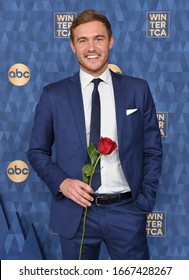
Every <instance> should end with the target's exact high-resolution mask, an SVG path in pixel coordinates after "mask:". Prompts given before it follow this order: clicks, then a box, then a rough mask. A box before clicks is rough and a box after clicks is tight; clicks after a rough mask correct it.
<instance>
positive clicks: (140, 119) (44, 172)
mask: <svg viewBox="0 0 189 280" xmlns="http://www.w3.org/2000/svg"><path fill="white" fill-rule="evenodd" d="M111 74H112V80H113V86H114V93H115V106H116V118H117V133H118V148H119V156H120V161H121V165H122V169H123V172H124V174H125V177H126V179H127V181H128V183H129V185H130V188H131V191H132V195H133V199H134V202H135V204H136V207H137V208H138V210H139V211H141V212H142V213H145V212H150V211H151V210H152V209H153V206H154V203H155V198H156V191H157V186H158V179H159V176H160V172H161V160H162V145H161V136H160V131H159V127H158V122H157V117H156V111H155V106H154V102H153V99H152V96H151V93H150V90H149V87H148V84H147V82H146V81H144V80H142V79H138V78H133V77H129V76H125V75H121V74H116V73H113V72H112V71H111ZM128 109H137V110H136V112H134V113H132V114H130V115H126V110H128ZM107 122H108V120H107ZM105 136H106V135H103V137H105ZM53 145H54V146H53ZM52 150H53V153H54V156H52ZM53 158H54V159H53ZM28 159H29V161H30V163H31V165H32V167H33V168H34V170H35V171H36V172H37V174H38V175H39V176H40V178H41V179H42V180H43V181H44V182H45V183H46V184H47V186H48V187H49V189H50V191H51V192H52V194H53V196H52V206H51V215H50V227H51V228H52V229H53V230H54V231H56V232H58V233H59V234H61V235H63V236H64V237H68V238H71V237H72V236H73V235H74V234H75V232H76V230H77V228H78V225H79V223H80V220H81V215H82V211H83V208H82V207H81V206H79V205H77V204H76V203H74V202H73V201H71V200H70V199H68V198H66V197H64V196H60V195H59V192H58V189H59V186H60V184H61V183H62V182H63V180H64V179H66V178H73V179H80V180H82V172H81V171H82V167H83V165H84V164H85V163H86V161H87V142H86V131H85V119H84V109H83V101H82V93H81V85H80V79H79V73H77V74H75V75H74V76H72V77H69V78H67V79H64V80H62V81H59V82H56V83H54V84H50V85H48V86H46V87H45V88H44V90H43V93H42V95H41V98H40V101H39V103H38V105H37V107H36V113H35V119H34V126H33V130H32V135H31V141H30V148H29V151H28Z"/></svg>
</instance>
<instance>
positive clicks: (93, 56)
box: [87, 55, 98, 58]
mask: <svg viewBox="0 0 189 280" xmlns="http://www.w3.org/2000/svg"><path fill="white" fill-rule="evenodd" d="M87 57H88V58H97V57H98V55H88V56H87Z"/></svg>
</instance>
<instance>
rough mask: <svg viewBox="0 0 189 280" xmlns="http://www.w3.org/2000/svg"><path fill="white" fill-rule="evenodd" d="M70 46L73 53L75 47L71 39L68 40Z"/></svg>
mask: <svg viewBox="0 0 189 280" xmlns="http://www.w3.org/2000/svg"><path fill="white" fill-rule="evenodd" d="M70 47H71V49H72V51H73V52H74V53H75V47H74V44H73V42H72V40H70Z"/></svg>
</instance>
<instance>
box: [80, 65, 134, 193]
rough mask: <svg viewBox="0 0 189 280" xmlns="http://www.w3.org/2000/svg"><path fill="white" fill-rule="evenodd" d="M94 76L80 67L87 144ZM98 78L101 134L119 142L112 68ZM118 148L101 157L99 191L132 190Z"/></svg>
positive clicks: (116, 191)
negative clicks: (124, 172)
mask: <svg viewBox="0 0 189 280" xmlns="http://www.w3.org/2000/svg"><path fill="white" fill-rule="evenodd" d="M94 78H96V77H93V76H91V75H90V74H88V73H86V72H84V71H83V70H81V69H80V80H81V88H82V97H83V106H84V114H85V126H86V137H87V145H89V138H90V122H91V120H90V119H91V107H92V106H91V105H92V92H93V88H94V83H92V82H91V81H92V80H93V79H94ZM98 78H100V79H101V80H102V81H103V82H101V83H100V84H99V86H98V91H99V95H100V106H101V128H100V129H101V136H102V137H109V138H111V139H112V140H113V141H115V142H116V143H117V144H118V138H117V124H116V112H115V100H114V90H113V85H112V77H111V74H110V70H109V69H108V68H107V69H106V71H105V72H104V73H103V74H102V75H101V76H100V77H98ZM118 149H119V146H118ZM118 149H116V150H115V151H114V152H112V153H111V154H110V155H107V156H102V158H101V163H100V164H101V186H100V187H99V188H98V190H97V191H96V192H97V193H118V192H127V191H130V187H129V185H128V183H127V181H126V179H125V176H124V174H123V170H122V167H121V164H120V159H119V153H118Z"/></svg>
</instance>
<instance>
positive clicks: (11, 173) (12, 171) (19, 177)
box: [7, 160, 29, 183]
mask: <svg viewBox="0 0 189 280" xmlns="http://www.w3.org/2000/svg"><path fill="white" fill-rule="evenodd" d="M28 175H29V168H28V166H27V164H26V163H25V162H24V161H22V160H15V161H12V162H11V163H10V164H9V165H8V167H7V176H8V177H9V179H10V180H11V181H13V182H15V183H20V182H23V181H25V180H26V179H27V178H28Z"/></svg>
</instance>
